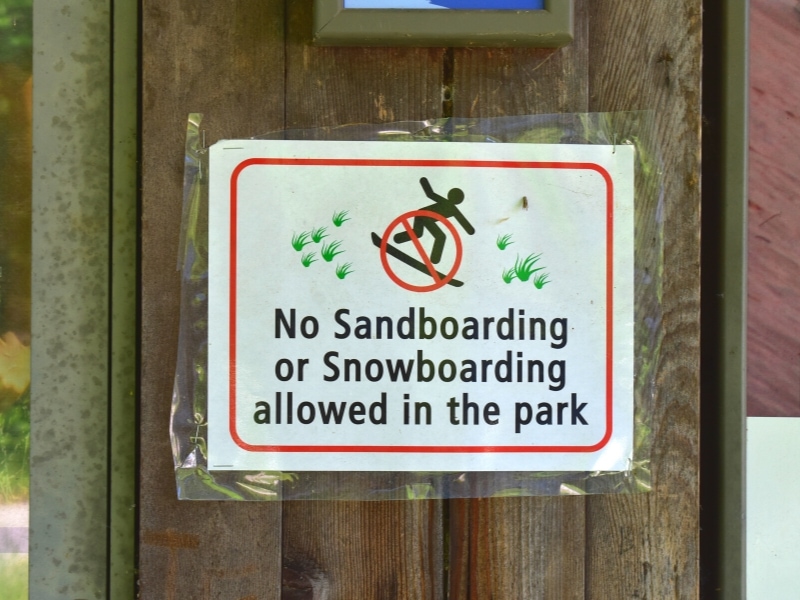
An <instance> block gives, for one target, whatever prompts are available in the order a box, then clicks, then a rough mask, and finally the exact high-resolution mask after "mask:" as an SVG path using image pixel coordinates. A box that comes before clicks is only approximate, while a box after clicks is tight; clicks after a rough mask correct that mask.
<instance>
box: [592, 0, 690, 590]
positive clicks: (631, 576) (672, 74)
mask: <svg viewBox="0 0 800 600" xmlns="http://www.w3.org/2000/svg"><path fill="white" fill-rule="evenodd" d="M590 37H591V44H590V56H591V61H592V66H591V69H590V80H589V92H590V109H591V110H593V111H625V110H640V109H647V110H652V111H654V116H655V139H656V141H657V144H658V148H659V160H660V161H661V163H662V164H661V165H660V173H661V183H662V189H661V191H660V193H661V194H662V197H663V219H664V272H663V296H662V312H663V320H662V327H663V332H664V339H663V345H662V351H661V356H660V361H659V363H658V367H657V374H656V384H657V387H656V389H657V394H656V397H655V398H654V401H653V411H652V412H653V421H652V426H653V436H654V437H653V439H654V445H653V450H652V473H653V492H652V493H650V494H646V495H637V496H602V497H600V496H598V497H592V498H589V499H588V501H587V516H586V530H587V535H588V538H587V549H586V551H587V562H586V580H587V597H590V598H692V597H697V594H698V581H699V573H698V510H699V508H698V484H699V472H698V456H699V447H698V441H699V376H700V365H699V306H700V283H699V274H700V273H699V231H700V187H699V183H700V182H699V158H700V157H699V152H700V146H699V141H700V54H701V3H700V2H699V0H682V1H681V2H677V3H670V4H669V5H668V4H666V3H661V4H649V5H648V7H647V8H646V9H645V10H643V9H642V6H641V5H638V4H634V3H631V2H626V1H624V0H620V1H611V2H602V3H593V4H592V7H591V12H590Z"/></svg>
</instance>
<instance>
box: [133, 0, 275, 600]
mask: <svg viewBox="0 0 800 600" xmlns="http://www.w3.org/2000/svg"><path fill="white" fill-rule="evenodd" d="M142 18H143V57H142V62H143V78H142V85H143V98H142V101H143V118H142V145H143V151H142V203H143V206H142V342H141V343H142V367H141V368H142V376H141V398H142V403H141V407H142V408H141V435H142V445H141V446H142V450H141V487H140V527H141V540H140V541H141V543H140V585H141V597H142V598H145V599H146V598H153V599H159V600H161V599H163V598H175V599H177V598H266V599H269V598H273V599H274V598H279V597H280V543H279V540H280V519H281V507H280V505H279V504H277V503H275V504H271V503H270V504H260V503H234V502H227V503H224V502H179V501H178V500H176V492H175V476H174V473H173V465H172V459H171V454H172V452H171V449H170V443H169V433H168V432H169V414H170V398H171V396H172V382H173V377H174V365H175V362H176V358H177V357H176V348H177V332H178V331H177V328H178V306H179V292H180V277H179V273H177V272H176V270H175V265H176V257H177V248H178V235H179V232H180V219H181V203H182V181H183V162H184V161H183V148H184V140H185V134H186V120H187V116H188V113H190V112H201V113H204V114H205V115H206V118H205V120H204V122H203V127H204V129H207V131H208V136H207V142H208V143H209V144H210V143H213V142H214V141H216V140H217V139H220V138H225V137H235V136H244V135H251V133H252V132H253V131H254V130H255V131H259V130H268V129H278V128H281V127H282V126H283V103H284V98H283V72H284V61H283V21H284V3H283V1H280V0H273V1H266V0H242V1H240V2H237V3H236V6H235V9H234V8H233V7H232V6H231V5H230V4H228V3H221V2H214V3H201V4H198V3H196V2H189V1H187V0H170V1H150V0H146V1H145V2H143V12H142Z"/></svg>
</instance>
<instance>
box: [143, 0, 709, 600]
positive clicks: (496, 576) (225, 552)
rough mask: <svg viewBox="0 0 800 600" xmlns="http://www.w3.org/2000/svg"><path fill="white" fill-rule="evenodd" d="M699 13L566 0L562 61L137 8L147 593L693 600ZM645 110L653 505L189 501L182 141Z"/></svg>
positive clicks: (295, 5)
mask: <svg viewBox="0 0 800 600" xmlns="http://www.w3.org/2000/svg"><path fill="white" fill-rule="evenodd" d="M700 8H701V2H700V0H680V1H679V2H676V3H665V2H662V3H633V2H630V0H606V1H604V2H589V0H576V13H577V14H576V40H575V42H574V43H573V44H572V45H570V46H568V47H566V48H563V49H560V50H542V49H509V50H502V49H472V48H470V49H450V50H448V49H441V48H425V49H408V48H406V49H397V48H369V49H362V48H318V47H314V46H311V44H310V37H311V1H310V0H286V1H284V0H236V1H235V2H222V1H219V0H216V1H211V2H204V3H197V2H191V1H190V0H143V2H142V11H143V12H142V15H143V81H142V88H143V92H142V93H143V99H142V103H143V104H142V106H143V114H142V120H143V121H142V122H143V132H142V143H143V149H142V152H143V154H142V195H143V214H142V287H141V291H142V350H141V352H142V354H141V357H142V375H141V395H142V409H141V428H142V432H141V436H142V443H141V446H142V450H141V492H140V521H141V524H140V576H139V579H140V584H141V597H142V598H145V599H150V598H152V599H161V598H203V599H205V598H221V599H222V598H225V599H228V598H232V599H238V600H242V599H255V598H258V599H262V598H263V599H278V598H282V599H284V600H307V599H308V600H310V599H312V598H313V599H323V598H324V599H327V600H335V599H343V600H351V599H359V600H360V599H376V600H384V599H386V600H390V599H403V600H405V599H417V598H420V599H435V600H445V599H451V598H452V599H454V600H455V599H470V600H483V599H488V598H504V599H505V598H509V599H511V598H514V599H517V598H521V599H528V598H552V599H554V600H563V599H569V598H609V599H616V598H642V599H644V598H649V599H660V598H695V597H697V594H698V581H699V574H698V539H697V538H698V510H699V508H698V477H699V473H698V452H699V449H698V437H699V435H698V427H699V419H698V411H699V391H698V390H699V364H698V363H699V349H698V341H699V340H698V338H699V240H698V236H699V224H700V223H699V217H700V211H699V206H700V186H699V147H700V146H699V127H700V50H701V39H700V35H701V34H700V26H701V12H700ZM631 109H650V110H653V111H654V114H655V117H656V124H657V125H656V128H657V134H658V142H659V149H660V152H661V155H660V160H661V162H662V164H661V170H662V173H663V175H662V177H663V180H662V189H663V196H662V197H663V203H664V204H663V213H662V214H663V219H664V223H665V227H664V231H665V267H664V294H663V302H664V307H663V309H664V310H663V314H664V317H663V326H664V332H665V343H664V351H663V353H662V357H661V362H660V364H659V367H658V371H657V380H658V398H657V402H656V405H657V410H656V414H655V417H654V421H653V427H654V432H655V436H656V442H655V446H654V450H653V474H654V481H653V492H652V493H650V494H644V495H638V496H611V497H592V498H582V497H563V498H562V497H555V498H523V499H520V498H507V499H491V500H477V499H476V500H452V501H414V502H387V503H377V502H373V503H368V502H287V503H284V504H283V505H280V504H277V503H274V504H271V503H262V504H259V503H235V502H228V503H223V502H178V501H177V500H175V485H174V477H173V472H172V462H171V452H170V446H169V437H168V423H169V407H170V399H171V392H172V378H173V371H174V367H173V365H174V363H175V356H176V344H177V324H178V299H179V277H178V274H177V273H176V271H175V264H176V252H177V243H178V232H179V227H180V209H181V185H182V170H183V142H184V132H185V125H186V117H187V114H188V113H189V112H202V113H204V115H205V121H204V129H206V130H207V131H208V136H209V139H207V141H208V143H213V142H214V141H216V140H217V139H221V138H225V137H228V138H229V137H235V136H250V135H253V134H257V133H261V132H265V131H269V130H273V129H280V128H283V127H291V128H299V127H318V126H328V125H339V124H344V123H359V122H362V123H363V122H370V123H380V122H390V121H400V120H416V119H426V118H433V117H440V116H451V115H452V116H456V117H468V116H483V117H491V116H500V115H514V114H531V113H549V112H585V111H617V110H631Z"/></svg>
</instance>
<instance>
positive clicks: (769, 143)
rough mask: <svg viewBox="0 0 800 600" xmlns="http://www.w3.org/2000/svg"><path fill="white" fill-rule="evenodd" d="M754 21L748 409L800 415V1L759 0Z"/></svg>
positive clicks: (754, 4) (753, 5)
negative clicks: (799, 301)
mask: <svg viewBox="0 0 800 600" xmlns="http://www.w3.org/2000/svg"><path fill="white" fill-rule="evenodd" d="M750 15H751V21H750V40H751V43H750V153H749V164H750V181H749V196H750V206H749V226H748V229H749V230H748V247H749V254H748V259H749V260H748V269H747V281H748V295H747V356H748V370H747V373H748V378H747V414H748V416H751V417H756V416H759V417H798V416H800V340H798V336H797V331H798V329H800V309H798V306H797V303H796V302H793V301H791V300H789V299H791V298H797V297H798V294H800V277H798V274H800V253H798V251H797V239H798V236H800V206H798V203H797V191H798V189H800V179H799V178H798V175H797V159H798V152H797V138H798V135H800V110H798V107H797V98H798V95H800V64H798V62H797V61H796V60H795V59H794V58H793V57H795V56H797V55H798V53H800V7H798V6H797V3H796V2H794V1H792V0H780V1H776V0H771V1H769V2H766V1H765V0H754V1H753V2H752V3H751V12H750Z"/></svg>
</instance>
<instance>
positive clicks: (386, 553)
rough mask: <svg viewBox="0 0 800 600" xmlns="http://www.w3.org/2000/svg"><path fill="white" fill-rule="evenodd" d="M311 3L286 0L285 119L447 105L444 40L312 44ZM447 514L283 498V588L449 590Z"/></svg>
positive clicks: (435, 595)
mask: <svg viewBox="0 0 800 600" xmlns="http://www.w3.org/2000/svg"><path fill="white" fill-rule="evenodd" d="M311 4H312V3H311V2H310V1H309V0H302V1H297V0H292V1H291V2H287V30H286V31H287V44H286V126H287V128H291V129H295V128H297V129H304V128H312V127H330V126H336V125H347V124H356V123H386V122H392V121H409V120H411V121H416V120H423V119H428V118H431V117H438V116H440V115H441V110H442V98H441V95H442V91H441V82H442V65H443V56H444V50H442V49H429V48H333V47H314V46H311V45H310V43H311V31H312V27H311V15H312V11H311ZM310 477H315V476H314V475H310ZM318 479H319V481H320V482H322V481H327V482H328V485H337V484H335V483H333V481H334V480H335V479H337V478H335V477H332V478H325V476H324V475H320V476H319V477H318ZM372 483H373V487H375V488H376V489H381V488H384V487H386V485H385V484H384V481H383V478H382V476H381V475H379V474H376V475H374V476H373V477H372ZM321 485H325V483H321ZM441 514H442V502H440V501H426V502H412V503H408V502H346V501H336V502H316V501H315V502H300V501H298V502H287V503H285V505H284V511H283V555H284V569H285V571H284V573H285V575H286V577H285V580H284V598H286V599H287V600H291V598H297V600H300V599H301V598H308V599H311V598H314V599H316V598H320V599H321V598H325V599H326V600H337V599H342V600H349V599H351V598H371V599H372V598H374V599H376V600H383V599H385V600H390V599H394V598H419V599H431V600H434V599H442V598H443V593H444V584H443V582H444V575H443V571H444V569H443V553H442V544H443V536H444V532H443V529H442V519H441ZM303 594H305V595H303Z"/></svg>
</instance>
